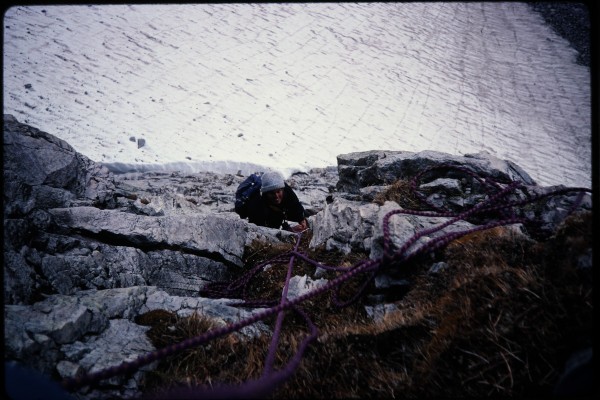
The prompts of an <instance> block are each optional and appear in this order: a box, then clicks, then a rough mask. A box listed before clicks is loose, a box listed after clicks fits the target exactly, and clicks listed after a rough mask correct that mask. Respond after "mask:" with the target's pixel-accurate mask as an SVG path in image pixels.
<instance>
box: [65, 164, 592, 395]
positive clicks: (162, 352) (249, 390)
mask: <svg viewBox="0 0 600 400" xmlns="http://www.w3.org/2000/svg"><path fill="white" fill-rule="evenodd" d="M441 168H446V169H448V168H454V169H457V170H459V171H462V172H465V173H467V174H469V175H471V176H473V177H474V178H475V179H476V180H477V181H479V182H480V183H481V184H482V186H484V187H492V188H494V189H496V190H498V192H497V193H495V194H492V195H491V196H489V197H488V199H487V200H485V201H483V202H481V203H479V204H477V205H476V206H474V207H472V208H471V209H469V210H466V211H464V212H462V213H459V214H456V213H451V212H448V211H444V210H440V209H438V208H437V207H435V206H434V205H432V204H429V203H428V202H427V201H426V199H424V197H423V196H422V195H421V194H420V193H418V192H417V191H416V182H417V181H418V180H419V179H420V178H421V176H422V175H423V174H425V173H426V172H429V171H430V170H433V169H441ZM521 185H522V184H521V183H520V182H511V183H510V184H509V185H507V186H506V187H504V188H501V186H500V185H499V184H498V183H496V182H495V181H493V180H491V179H489V178H487V179H485V180H484V179H482V178H480V177H479V176H477V175H476V174H475V173H474V172H472V171H470V170H468V169H465V168H461V167H456V166H452V165H441V166H436V167H432V168H429V169H427V170H425V171H423V172H421V173H420V174H419V175H417V176H416V177H415V179H413V182H412V188H413V190H414V191H415V193H416V195H417V196H418V197H419V198H420V199H421V200H422V201H424V202H425V203H426V204H428V205H429V206H430V207H432V208H433V209H434V210H436V211H433V212H432V211H416V210H393V211H391V212H389V213H388V214H386V215H385V216H384V218H383V247H384V252H383V253H384V254H383V256H382V257H381V258H379V259H375V260H369V259H366V260H362V261H359V262H357V263H356V264H354V265H353V266H352V267H350V268H344V267H333V266H327V265H322V264H320V263H319V262H317V261H315V260H312V259H310V258H309V257H307V256H306V255H305V254H303V253H301V252H298V246H299V244H300V234H299V235H298V240H297V242H296V246H295V248H294V250H293V251H289V252H286V253H284V254H281V255H278V256H276V257H274V258H272V259H270V260H268V261H264V262H262V263H260V264H258V265H256V266H254V267H253V268H252V269H251V270H250V271H248V272H247V273H246V274H244V275H243V276H241V277H240V278H238V279H236V280H234V281H232V282H230V283H229V284H222V283H215V284H213V285H211V287H210V288H207V289H205V290H204V291H203V292H204V293H206V294H207V295H212V296H223V295H225V296H230V297H235V296H237V295H240V294H241V296H242V298H243V299H244V301H243V302H241V303H237V304H236V305H239V306H255V307H269V308H266V309H264V310H262V311H259V312H257V313H255V314H254V315H252V316H250V317H248V318H246V319H244V320H240V321H237V322H235V323H232V324H229V325H226V326H224V327H220V328H216V329H213V330H211V331H208V332H205V333H203V334H201V335H198V336H196V337H194V338H190V339H187V340H185V341H182V342H180V343H177V344H174V345H171V346H167V347H165V348H162V349H159V350H156V351H154V352H151V353H148V354H145V355H142V356H140V357H138V358H137V359H136V360H133V361H130V362H123V363H121V364H120V365H118V366H115V367H111V368H107V369H104V370H102V371H98V372H95V373H92V374H88V375H84V376H80V377H76V378H67V379H65V380H63V382H62V384H63V386H64V387H65V388H66V389H68V390H74V389H77V388H79V387H82V386H86V385H89V384H93V383H96V382H99V381H100V380H103V379H107V378H110V377H113V376H116V375H119V374H125V373H129V372H133V371H135V370H138V369H139V368H140V367H142V366H143V365H146V364H149V363H151V362H154V361H156V360H159V359H162V358H165V357H168V356H170V355H172V354H174V353H177V352H180V351H183V350H186V349H188V348H191V347H194V346H198V345H201V344H204V343H206V342H208V341H210V340H213V339H215V338H217V337H221V336H224V335H227V334H230V333H232V332H235V331H238V330H240V329H242V328H244V327H246V326H249V325H252V324H254V323H256V322H258V321H260V320H263V319H265V318H268V317H270V316H272V315H275V314H277V315H278V318H277V323H276V327H275V330H274V332H273V338H272V340H271V345H270V347H269V353H268V355H267V358H266V360H265V369H264V371H263V374H262V376H261V378H259V379H258V380H255V381H249V382H246V383H244V384H243V385H240V386H235V387H231V386H227V385H224V386H220V387H218V389H217V390H210V391H209V390H208V389H206V388H192V389H175V390H174V391H169V392H167V394H166V395H167V396H169V397H168V398H197V397H198V396H199V395H202V394H203V393H205V394H210V396H211V397H214V398H242V397H243V398H247V397H253V396H258V397H262V394H268V393H271V392H272V391H273V390H274V389H275V387H276V386H277V385H279V384H281V383H282V382H284V381H285V380H287V379H289V377H291V375H292V374H293V373H294V371H295V370H296V368H297V367H298V365H299V363H300V361H301V358H302V356H303V354H304V352H305V350H306V348H307V347H308V345H309V344H310V343H311V342H312V341H314V340H315V339H316V338H317V336H318V331H317V329H316V326H315V325H314V323H313V322H312V321H311V320H310V318H309V317H308V315H307V314H306V313H305V312H304V311H303V310H302V309H300V308H299V307H298V305H299V304H301V303H302V302H304V301H306V300H308V299H310V298H313V297H316V296H319V295H322V294H323V293H326V292H328V291H330V290H333V301H332V302H333V304H334V305H335V306H337V307H342V306H346V305H348V304H351V303H352V302H354V301H356V300H357V299H358V298H359V297H360V295H361V294H362V293H363V292H364V290H365V289H366V287H367V286H368V284H369V283H370V282H371V281H372V280H373V279H374V277H375V276H376V274H377V272H378V270H379V269H380V268H381V267H383V266H385V267H387V268H389V267H391V266H392V265H396V264H399V263H405V262H406V261H408V260H409V259H411V258H413V257H416V256H417V255H419V254H423V253H426V252H431V251H434V250H437V249H438V248H441V247H443V246H446V245H447V244H448V243H450V242H451V241H453V240H456V239H457V238H458V237H461V236H464V235H467V234H469V233H473V232H477V231H481V230H486V229H491V228H493V227H496V226H501V225H508V224H514V223H523V222H524V221H525V219H524V218H516V217H515V215H514V211H513V212H512V213H511V214H510V216H509V217H506V218H505V219H502V220H498V221H490V222H488V223H486V224H483V225H479V226H476V227H474V228H472V229H468V230H464V231H460V232H452V233H446V234H444V235H442V236H439V237H437V238H434V239H432V240H430V241H428V242H427V243H425V244H423V245H421V246H420V247H418V248H417V249H416V250H414V251H412V252H411V253H410V254H407V252H408V250H409V249H410V248H411V247H412V246H413V245H414V244H415V243H416V242H417V241H418V240H419V239H420V238H421V237H423V236H424V235H428V234H431V233H435V232H437V231H439V230H441V229H444V228H445V227H447V226H449V225H451V224H452V223H454V222H456V221H458V220H461V219H466V218H468V217H470V216H472V215H475V214H480V213H487V212H491V211H501V210H505V209H507V208H509V207H515V206H518V205H523V204H527V203H531V202H533V201H537V200H539V199H542V198H544V197H548V196H552V195H556V194H561V193H567V192H575V191H579V192H581V193H580V194H579V195H578V197H577V200H576V202H575V204H574V206H573V207H572V208H571V212H572V211H574V210H575V209H576V207H578V206H579V205H580V203H581V201H582V200H583V194H584V193H583V192H590V193H591V190H590V189H586V188H566V189H559V190H555V191H552V192H549V193H545V194H542V195H538V196H534V197H533V198H530V199H526V200H520V201H514V202H505V203H504V204H496V203H498V202H499V201H500V199H501V198H503V197H505V196H507V195H508V194H509V193H510V192H511V191H513V190H514V189H516V188H518V187H520V186H521ZM400 213H404V214H411V215H422V216H432V217H450V218H451V219H450V220H448V221H446V222H445V223H443V224H440V225H438V226H435V227H433V228H430V229H426V230H423V231H420V232H418V233H416V234H415V235H413V236H412V237H411V238H410V239H409V240H408V241H406V242H405V243H404V245H403V246H402V247H400V249H398V250H396V251H394V252H392V251H391V240H390V231H389V223H390V218H391V217H392V216H393V215H396V214H400ZM296 257H297V258H299V259H302V260H303V261H305V262H308V263H310V264H312V265H314V266H317V267H320V268H323V269H326V270H335V271H341V272H342V274H340V275H339V276H338V277H336V278H334V279H333V280H331V281H329V282H327V283H326V284H325V285H323V286H320V287H318V288H315V289H313V290H311V291H309V292H307V293H305V294H303V295H301V296H298V297H296V298H294V299H292V300H288V299H287V290H288V286H289V281H290V279H291V274H292V269H293V263H294V261H295V258H296ZM288 258H289V264H288V272H287V276H286V281H285V285H284V289H283V293H282V297H281V299H280V301H279V304H277V301H275V300H269V299H262V300H247V299H246V297H247V296H246V291H247V289H248V287H249V284H250V282H251V280H252V278H254V277H255V276H256V275H257V274H258V273H259V272H261V271H262V270H263V268H264V266H265V265H267V264H269V263H275V262H277V263H281V262H283V261H285V260H287V259H288ZM365 273H366V274H368V277H367V279H365V281H364V282H363V284H362V285H361V286H360V288H359V289H358V290H357V292H356V293H355V294H354V295H353V296H352V297H351V298H350V299H349V300H347V301H345V302H342V301H340V300H339V299H338V295H339V292H340V289H341V285H342V284H343V283H345V282H347V281H349V280H350V279H353V278H354V277H356V276H358V275H359V274H365ZM288 309H292V310H293V311H295V312H297V313H299V314H300V315H301V316H302V317H303V318H304V319H305V321H306V323H307V326H308V327H309V331H310V333H309V335H308V336H307V337H306V338H305V339H304V341H303V342H302V343H301V345H300V346H299V348H298V350H297V352H296V354H295V355H294V356H293V357H292V358H291V359H290V361H289V362H288V364H287V365H286V366H285V368H283V369H282V370H280V371H276V372H273V371H272V367H273V363H274V357H275V353H276V347H277V343H278V341H279V337H280V331H281V326H282V323H283V317H284V311H286V310H288ZM221 396H223V397H221ZM162 398H164V397H162Z"/></svg>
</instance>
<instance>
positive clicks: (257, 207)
mask: <svg viewBox="0 0 600 400" xmlns="http://www.w3.org/2000/svg"><path fill="white" fill-rule="evenodd" d="M246 205H247V207H246V210H245V211H246V212H245V213H244V214H246V215H247V216H248V221H249V222H251V223H253V224H256V225H260V226H267V227H269V228H280V227H281V225H282V224H283V223H284V222H287V221H294V222H302V221H303V220H304V218H305V216H304V207H302V204H300V200H298V196H296V193H294V191H293V190H292V188H291V187H289V186H288V184H287V183H286V184H285V187H284V188H283V201H282V202H281V204H280V205H279V207H278V210H274V209H273V208H272V207H270V206H269V205H268V203H267V199H266V198H264V197H263V196H261V194H260V193H259V192H257V193H256V194H255V195H253V196H252V197H250V198H249V199H248V203H247V204H246ZM284 228H285V226H284Z"/></svg>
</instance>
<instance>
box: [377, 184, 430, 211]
mask: <svg viewBox="0 0 600 400" xmlns="http://www.w3.org/2000/svg"><path fill="white" fill-rule="evenodd" d="M386 201H395V202H396V203H398V204H399V205H400V206H402V208H406V209H410V210H426V209H429V208H428V206H427V205H424V204H423V202H422V201H421V200H420V199H419V198H418V197H417V196H416V195H415V193H414V192H413V190H412V187H411V183H410V180H405V179H398V180H397V181H395V182H394V183H392V184H391V185H389V186H387V187H386V189H385V190H383V191H381V192H379V193H377V194H376V195H375V198H374V199H373V202H374V203H377V204H379V205H383V203H385V202H386Z"/></svg>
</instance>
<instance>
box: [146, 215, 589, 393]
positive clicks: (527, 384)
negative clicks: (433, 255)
mask: <svg viewBox="0 0 600 400" xmlns="http://www.w3.org/2000/svg"><path fill="white" fill-rule="evenodd" d="M591 218H592V217H591V213H580V214H577V215H574V216H572V217H570V218H569V219H567V221H565V223H564V224H563V226H562V227H561V228H560V229H559V230H558V231H557V233H556V235H555V236H553V237H552V238H551V239H549V240H548V241H545V242H535V241H532V240H531V239H528V238H527V237H526V236H524V235H521V234H519V233H518V232H517V231H515V230H514V229H512V228H510V227H499V228H495V229H491V230H488V231H483V232H477V233H474V234H470V235H467V236H464V237H462V238H461V239H459V240H456V241H454V242H452V243H451V244H450V245H448V246H447V247H446V248H445V249H444V251H443V252H442V253H443V255H442V257H443V259H444V261H445V262H446V263H447V264H448V268H446V269H444V270H442V271H441V272H439V273H437V274H428V273H427V272H426V269H425V268H424V269H422V270H420V271H415V273H414V275H413V276H412V281H413V283H412V286H411V289H410V291H409V292H408V293H407V294H406V295H405V296H404V297H403V298H402V299H401V300H399V301H397V302H396V305H397V307H398V311H397V312H395V313H391V314H388V315H387V317H386V318H385V320H384V321H383V322H381V323H377V324H375V323H373V322H371V321H369V320H368V319H367V318H366V317H365V312H364V303H363V302H362V300H361V301H359V302H358V303H356V304H354V305H352V306H350V307H347V308H344V309H343V310H337V309H335V308H333V307H332V305H331V298H330V295H329V294H326V295H323V296H320V297H319V298H317V299H313V300H311V301H310V302H308V303H307V304H305V305H304V309H305V310H306V311H307V312H308V314H309V315H310V316H311V318H312V319H313V321H314V322H315V324H316V325H317V326H318V328H319V332H320V337H319V339H318V340H317V341H316V342H315V343H313V344H312V345H311V346H309V350H308V351H307V353H306V354H305V357H304V358H303V361H302V363H301V364H300V367H299V368H298V370H297V371H296V373H295V374H294V376H293V377H292V379H290V380H289V381H288V382H286V383H285V384H284V385H282V386H281V387H280V388H278V389H277V390H276V391H275V393H273V395H272V398H306V397H311V398H348V397H353V398H356V397H389V398H398V397H401V398H423V397H425V398H431V397H489V396H502V397H517V398H521V397H540V396H541V397H544V396H547V395H550V394H551V393H552V389H553V387H554V384H555V383H556V382H557V379H558V377H559V374H560V373H561V371H562V369H563V367H564V363H565V361H566V359H567V357H568V356H569V354H570V352H571V351H573V350H575V349H576V348H577V346H580V345H582V344H586V343H589V344H591V332H592V326H591V324H592V321H593V319H592V316H593V302H592V284H591V279H590V277H589V276H588V275H587V274H588V272H586V271H585V270H581V268H578V267H577V263H578V262H579V261H578V260H580V258H581V256H582V255H585V254H586V252H588V249H590V248H591V246H592V237H591V236H592V235H591ZM306 240H309V238H307V239H306ZM306 243H307V242H305V243H304V244H306ZM257 246H258V247H254V248H253V249H249V252H248V254H249V255H251V257H250V256H249V259H251V260H254V262H258V260H259V259H260V260H261V261H262V260H264V259H266V258H269V256H272V255H275V254H271V253H275V252H276V250H277V251H279V250H281V249H275V248H274V247H269V246H265V245H262V247H261V245H257ZM288 249H289V248H288ZM307 253H308V255H309V257H311V258H316V259H318V260H320V261H322V262H323V263H324V264H328V265H352V264H354V263H355V262H356V261H359V260H361V259H363V258H366V255H364V254H360V255H353V254H351V255H347V256H344V255H342V254H339V253H336V252H326V251H324V250H323V249H318V250H314V251H307ZM297 264H298V266H297V269H295V272H294V274H297V275H302V274H303V273H307V274H309V275H312V273H313V272H314V267H312V266H309V265H307V264H306V263H303V262H298V263H297ZM286 267H287V263H286V264H285V265H272V266H271V268H270V269H269V270H268V271H266V272H265V273H262V274H259V276H257V277H256V281H253V283H252V285H253V288H252V290H251V292H252V293H253V296H256V297H257V298H264V297H273V298H278V297H279V296H280V293H281V286H282V282H283V279H284V277H285V274H286ZM590 269H591V268H590ZM590 273H591V272H590ZM334 276H335V273H334V272H328V275H327V278H332V277H334ZM358 284H359V282H358V281H356V282H350V283H348V284H347V285H345V286H344V288H343V289H342V297H344V296H347V297H349V296H350V295H351V294H352V293H353V291H354V290H356V288H357V287H358ZM173 318H174V317H173ZM173 318H170V317H169V316H168V315H164V314H163V315H159V314H157V315H155V316H154V320H155V321H156V326H155V327H153V328H152V329H151V330H150V332H149V336H150V337H151V339H152V340H153V342H154V343H159V344H160V345H161V346H164V345H166V344H168V343H177V342H178V341H181V340H183V339H185V338H187V337H190V336H193V335H194V334H198V333H201V332H204V331H206V329H210V324H209V321H207V320H203V319H202V318H200V317H193V319H191V320H190V321H187V322H185V321H184V319H180V318H175V319H173ZM149 319H152V318H149ZM266 322H267V323H271V322H273V321H266ZM161 326H162V327H161ZM165 326H167V328H165ZM306 334H307V330H306V327H305V325H304V322H303V321H301V320H300V319H299V318H298V317H296V316H295V315H294V314H288V315H287V316H286V319H285V323H284V330H283V337H282V345H281V346H280V347H279V353H278V358H277V364H276V366H281V365H283V364H284V363H285V362H286V361H287V360H288V359H289V357H291V356H293V354H294V353H295V350H296V348H297V345H298V343H299V342H300V341H301V340H302V339H303V338H304V337H305V336H306ZM269 340H270V339H269V338H266V337H262V338H259V339H255V340H252V341H249V342H248V341H244V342H241V341H240V340H238V339H236V338H235V336H231V337H228V338H221V339H218V340H216V341H214V342H211V343H210V344H209V345H207V346H204V347H202V348H199V349H194V350H190V351H187V352H183V354H181V355H175V356H173V357H171V358H169V359H168V360H165V361H163V362H162V363H161V364H160V365H159V367H158V369H157V370H156V371H155V372H154V373H153V374H152V375H151V379H149V382H152V385H150V384H149V386H148V387H149V388H150V387H154V388H156V387H164V386H168V385H171V384H173V382H179V383H188V384H189V383H191V382H194V383H199V382H202V383H206V384H211V383H215V382H226V383H233V384H236V383H240V382H242V381H245V380H247V379H250V378H256V377H258V376H259V375H260V373H261V372H262V367H263V363H264V358H265V357H266V350H267V347H268V344H269ZM157 347H160V346H158V344H157Z"/></svg>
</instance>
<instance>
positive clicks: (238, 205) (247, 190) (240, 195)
mask: <svg viewBox="0 0 600 400" xmlns="http://www.w3.org/2000/svg"><path fill="white" fill-rule="evenodd" d="M261 184H262V181H261V178H260V175H259V174H252V175H250V176H248V177H247V178H246V179H244V181H243V182H242V183H240V184H239V185H238V187H237V190H236V191H235V212H236V213H238V214H239V215H240V217H242V218H245V217H246V216H247V210H246V209H245V208H246V207H245V206H246V203H247V202H248V199H250V197H252V196H253V195H254V194H255V193H258V192H259V191H260V186H261Z"/></svg>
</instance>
